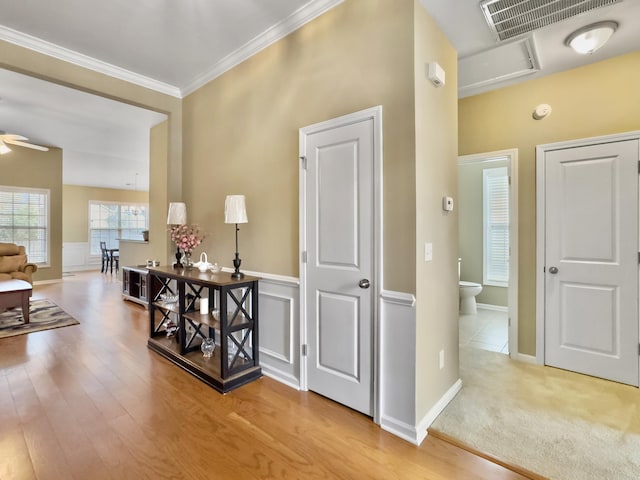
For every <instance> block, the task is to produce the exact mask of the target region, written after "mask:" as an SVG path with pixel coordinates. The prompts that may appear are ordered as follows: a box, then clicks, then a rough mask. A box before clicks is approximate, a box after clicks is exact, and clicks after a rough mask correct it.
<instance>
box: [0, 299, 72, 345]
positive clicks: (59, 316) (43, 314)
mask: <svg viewBox="0 0 640 480" xmlns="http://www.w3.org/2000/svg"><path fill="white" fill-rule="evenodd" d="M29 317H30V318H29V323H28V324H26V325H25V324H24V322H23V318H22V309H21V308H13V309H11V310H5V311H1V310H0V338H5V337H13V336H15V335H23V334H25V333H31V332H40V331H42V330H49V329H52V328H60V327H68V326H69V325H77V324H78V323H80V322H78V321H77V320H76V319H75V318H73V317H72V316H71V315H69V314H68V313H67V312H65V311H64V310H62V309H61V308H60V307H59V306H58V305H56V304H55V303H53V302H52V301H51V300H48V299H46V298H44V299H39V300H31V302H30V307H29Z"/></svg>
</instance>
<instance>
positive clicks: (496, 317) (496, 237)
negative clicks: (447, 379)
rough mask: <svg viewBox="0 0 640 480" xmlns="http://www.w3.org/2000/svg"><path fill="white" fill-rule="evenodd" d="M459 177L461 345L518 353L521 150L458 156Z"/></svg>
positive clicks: (511, 354)
mask: <svg viewBox="0 0 640 480" xmlns="http://www.w3.org/2000/svg"><path fill="white" fill-rule="evenodd" d="M458 182H459V183H458V208H459V212H460V213H459V222H460V225H459V231H460V234H459V239H460V240H459V241H460V245H459V251H460V255H459V257H460V260H459V280H460V295H461V303H460V323H459V328H460V332H459V333H460V345H461V346H470V347H475V348H482V349H485V350H492V351H496V352H500V353H505V354H508V355H509V356H511V357H516V356H518V355H519V354H518V318H517V316H518V305H517V299H518V228H517V225H518V219H517V217H518V151H517V150H516V149H511V150H501V151H496V152H487V153H480V154H473V155H465V156H461V157H459V159H458ZM469 289H471V293H469ZM468 297H472V298H468ZM474 300H475V302H474Z"/></svg>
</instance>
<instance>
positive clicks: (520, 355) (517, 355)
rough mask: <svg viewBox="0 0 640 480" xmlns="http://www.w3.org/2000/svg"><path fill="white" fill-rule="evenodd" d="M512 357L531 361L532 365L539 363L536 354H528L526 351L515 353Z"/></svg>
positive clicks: (526, 361)
mask: <svg viewBox="0 0 640 480" xmlns="http://www.w3.org/2000/svg"><path fill="white" fill-rule="evenodd" d="M511 359H512V360H517V361H519V362H524V363H530V364H532V365H537V364H538V360H537V359H536V357H535V356H534V355H526V354H524V353H518V352H516V353H513V354H512V355H511Z"/></svg>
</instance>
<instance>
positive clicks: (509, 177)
mask: <svg viewBox="0 0 640 480" xmlns="http://www.w3.org/2000/svg"><path fill="white" fill-rule="evenodd" d="M507 178H508V179H509V185H511V175H509V176H508V177H507Z"/></svg>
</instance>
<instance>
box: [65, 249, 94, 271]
mask: <svg viewBox="0 0 640 480" xmlns="http://www.w3.org/2000/svg"><path fill="white" fill-rule="evenodd" d="M96 268H98V269H99V268H100V256H97V257H91V256H90V255H89V243H88V242H65V243H63V244H62V271H63V272H79V271H82V270H95V269H96Z"/></svg>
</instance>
